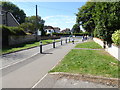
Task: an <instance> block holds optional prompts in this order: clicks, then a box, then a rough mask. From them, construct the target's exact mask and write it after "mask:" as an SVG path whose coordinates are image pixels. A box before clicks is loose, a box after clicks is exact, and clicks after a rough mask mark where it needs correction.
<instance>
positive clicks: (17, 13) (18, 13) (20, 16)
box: [2, 2, 26, 24]
mask: <svg viewBox="0 0 120 90" xmlns="http://www.w3.org/2000/svg"><path fill="white" fill-rule="evenodd" d="M2 9H3V10H5V11H9V12H11V13H12V14H13V16H14V17H15V18H16V19H17V21H18V22H19V23H20V24H21V23H23V22H25V17H26V14H25V13H24V11H23V10H22V9H20V8H19V7H17V6H16V5H14V4H13V3H11V2H2Z"/></svg>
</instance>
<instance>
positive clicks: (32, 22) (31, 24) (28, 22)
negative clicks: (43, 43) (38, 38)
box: [20, 16, 45, 35]
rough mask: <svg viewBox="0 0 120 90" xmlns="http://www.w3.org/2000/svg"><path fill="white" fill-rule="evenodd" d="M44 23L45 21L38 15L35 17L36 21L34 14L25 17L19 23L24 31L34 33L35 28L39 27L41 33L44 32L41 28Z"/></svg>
mask: <svg viewBox="0 0 120 90" xmlns="http://www.w3.org/2000/svg"><path fill="white" fill-rule="evenodd" d="M44 23H45V21H44V20H43V19H41V17H40V16H38V17H37V22H36V16H29V17H26V19H25V23H23V24H22V25H20V26H21V27H23V28H24V29H25V30H26V31H28V30H29V31H30V32H32V33H36V28H37V29H39V30H40V31H41V32H42V35H44V34H45V32H44V30H43V28H44Z"/></svg>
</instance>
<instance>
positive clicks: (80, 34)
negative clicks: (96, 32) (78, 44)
mask: <svg viewBox="0 0 120 90" xmlns="http://www.w3.org/2000/svg"><path fill="white" fill-rule="evenodd" d="M53 35H56V36H69V35H71V34H70V33H53ZM73 35H75V36H83V35H89V33H88V32H82V33H73Z"/></svg>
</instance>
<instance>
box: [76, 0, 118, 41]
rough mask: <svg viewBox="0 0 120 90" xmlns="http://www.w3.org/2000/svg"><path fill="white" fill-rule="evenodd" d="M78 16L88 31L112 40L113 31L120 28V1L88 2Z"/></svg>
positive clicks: (78, 20)
mask: <svg viewBox="0 0 120 90" xmlns="http://www.w3.org/2000/svg"><path fill="white" fill-rule="evenodd" d="M76 16H77V22H78V23H80V24H81V25H83V28H84V29H85V30H86V31H88V32H92V33H93V32H94V35H95V36H97V37H99V38H102V39H104V40H105V41H107V42H109V41H110V42H111V41H112V40H111V36H112V33H113V32H114V31H115V30H118V29H120V1H119V2H87V3H86V4H85V5H84V6H82V7H81V8H80V9H79V12H78V14H76Z"/></svg>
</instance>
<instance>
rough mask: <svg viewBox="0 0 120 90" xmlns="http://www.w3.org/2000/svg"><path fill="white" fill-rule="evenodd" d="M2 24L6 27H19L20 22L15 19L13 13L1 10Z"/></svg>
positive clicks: (0, 22)
mask: <svg viewBox="0 0 120 90" xmlns="http://www.w3.org/2000/svg"><path fill="white" fill-rule="evenodd" d="M0 20H1V21H0V24H1V25H6V26H11V27H14V26H19V25H20V24H19V22H18V21H17V20H16V19H15V17H14V16H13V15H12V13H10V12H7V11H4V10H2V9H1V8H0Z"/></svg>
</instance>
